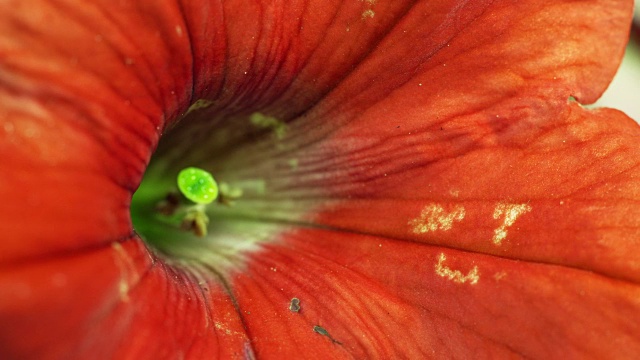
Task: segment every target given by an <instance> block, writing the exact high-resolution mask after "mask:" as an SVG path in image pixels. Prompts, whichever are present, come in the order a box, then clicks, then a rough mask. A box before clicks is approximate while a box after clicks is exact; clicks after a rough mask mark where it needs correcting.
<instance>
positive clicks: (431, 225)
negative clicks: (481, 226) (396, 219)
mask: <svg viewBox="0 0 640 360" xmlns="http://www.w3.org/2000/svg"><path fill="white" fill-rule="evenodd" d="M464 216H465V209H464V206H462V205H456V206H455V207H454V208H453V210H452V211H446V210H445V208H444V207H442V206H441V205H438V204H429V205H427V206H425V207H424V208H423V209H422V211H421V212H420V216H418V217H417V218H415V219H413V220H411V221H409V226H411V227H412V230H413V233H414V234H424V233H428V232H430V231H432V232H433V231H436V230H442V231H447V230H451V228H452V227H453V223H454V222H460V221H462V220H463V219H464Z"/></svg>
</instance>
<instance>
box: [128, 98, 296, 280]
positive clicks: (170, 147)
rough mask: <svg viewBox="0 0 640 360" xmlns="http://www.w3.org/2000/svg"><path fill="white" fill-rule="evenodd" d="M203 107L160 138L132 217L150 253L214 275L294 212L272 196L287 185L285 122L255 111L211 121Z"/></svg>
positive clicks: (270, 237)
mask: <svg viewBox="0 0 640 360" xmlns="http://www.w3.org/2000/svg"><path fill="white" fill-rule="evenodd" d="M197 104H198V103H197ZM193 108H194V107H192V109H193ZM206 110H207V109H206V108H205V109H202V108H201V107H200V108H197V109H196V110H190V111H189V112H188V113H187V115H186V117H185V119H183V120H182V121H181V122H180V123H179V125H178V126H176V127H175V128H174V129H172V130H171V131H170V132H168V133H167V134H165V135H164V136H163V138H162V139H161V141H160V144H159V146H158V149H157V151H156V153H155V154H154V156H153V158H152V160H151V162H150V164H149V166H148V168H147V171H146V173H145V176H144V179H143V181H142V183H141V184H140V187H139V188H138V190H137V191H136V193H135V194H134V197H133V199H132V202H131V218H132V222H133V225H134V229H135V230H136V232H137V233H138V234H139V235H140V236H141V237H142V238H143V239H144V240H145V241H146V242H147V244H148V245H149V247H150V248H151V249H152V250H153V251H155V252H156V253H158V254H160V255H163V256H164V257H166V258H167V259H168V260H171V261H174V262H175V261H177V262H180V263H183V264H184V265H196V266H204V267H206V268H209V269H210V270H213V271H215V272H216V273H218V274H221V273H224V271H226V270H227V269H228V268H229V267H231V268H237V267H238V266H241V265H242V263H243V259H244V257H245V255H246V254H247V253H249V252H251V251H254V250H258V249H259V244H260V243H262V242H265V241H270V240H275V239H276V238H277V234H278V233H280V232H282V231H283V230H286V229H287V228H288V227H290V226H289V225H288V224H290V223H293V222H295V221H296V217H297V216H296V215H295V214H296V213H298V212H297V211H291V210H294V209H293V208H294V207H296V206H293V205H292V204H293V203H292V202H291V201H290V200H286V201H283V197H282V196H277V195H282V193H281V189H283V188H286V186H287V185H286V183H287V181H286V180H283V178H287V177H288V176H286V175H285V176H283V170H282V169H285V171H284V172H285V173H286V172H287V170H291V165H290V163H291V161H290V158H289V156H290V155H287V156H282V154H285V153H286V154H290V153H291V151H290V150H291V148H290V146H289V145H287V143H286V141H287V140H286V126H285V125H284V123H283V122H280V121H278V120H277V119H276V118H274V117H270V116H267V115H264V114H259V113H255V112H254V113H251V114H242V115H235V116H233V117H231V118H229V117H227V118H225V119H218V118H216V117H215V115H214V114H213V113H212V112H207V111H206ZM283 164H287V165H285V166H284V167H283ZM212 175H213V176H212ZM214 177H215V180H214ZM301 209H302V208H301ZM298 214H299V213H298Z"/></svg>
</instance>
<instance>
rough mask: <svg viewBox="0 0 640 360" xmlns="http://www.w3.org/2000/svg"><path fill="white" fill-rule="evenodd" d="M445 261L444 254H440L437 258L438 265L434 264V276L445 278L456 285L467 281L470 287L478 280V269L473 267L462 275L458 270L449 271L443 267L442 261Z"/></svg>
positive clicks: (446, 267)
mask: <svg viewBox="0 0 640 360" xmlns="http://www.w3.org/2000/svg"><path fill="white" fill-rule="evenodd" d="M445 260H447V257H446V256H445V255H444V253H440V256H439V257H438V263H437V264H436V267H435V268H436V274H438V275H439V276H442V277H443V278H447V279H449V280H452V281H453V282H455V283H458V284H464V283H466V282H467V281H468V282H469V284H471V285H475V284H477V283H478V280H480V273H479V272H478V267H477V266H474V267H473V269H471V271H469V272H468V273H467V275H462V272H461V271H460V270H451V268H449V267H448V266H445V265H443V263H444V261H445Z"/></svg>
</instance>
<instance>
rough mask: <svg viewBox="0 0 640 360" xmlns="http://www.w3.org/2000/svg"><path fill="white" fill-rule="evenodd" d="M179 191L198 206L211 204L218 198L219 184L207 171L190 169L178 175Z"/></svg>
mask: <svg viewBox="0 0 640 360" xmlns="http://www.w3.org/2000/svg"><path fill="white" fill-rule="evenodd" d="M178 189H180V192H182V195H184V196H185V197H186V198H187V199H189V200H191V201H193V202H194V203H196V204H210V203H211V202H213V200H215V199H216V198H217V197H218V183H216V181H215V180H214V179H213V176H212V175H211V174H209V173H208V172H207V171H206V170H202V169H199V168H196V167H188V168H186V169H183V170H182V171H180V173H179V174H178Z"/></svg>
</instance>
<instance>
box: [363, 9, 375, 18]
mask: <svg viewBox="0 0 640 360" xmlns="http://www.w3.org/2000/svg"><path fill="white" fill-rule="evenodd" d="M375 15H376V13H375V12H374V11H373V10H371V9H368V10H365V11H363V12H362V19H366V18H372V19H373V17H374V16H375Z"/></svg>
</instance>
